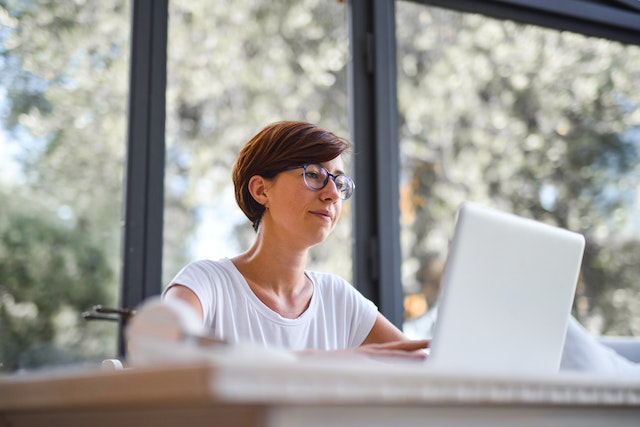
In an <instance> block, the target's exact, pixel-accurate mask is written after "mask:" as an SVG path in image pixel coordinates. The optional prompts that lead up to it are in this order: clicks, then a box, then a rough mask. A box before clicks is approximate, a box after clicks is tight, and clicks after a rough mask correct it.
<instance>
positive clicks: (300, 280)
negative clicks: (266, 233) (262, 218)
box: [232, 234, 308, 295]
mask: <svg viewBox="0 0 640 427" xmlns="http://www.w3.org/2000/svg"><path fill="white" fill-rule="evenodd" d="M307 257H308V249H304V250H295V249H294V248H291V246H290V245H287V244H286V243H282V244H277V243H274V242H273V241H272V240H269V242H267V241H266V240H265V239H264V238H263V237H262V236H261V234H258V236H257V237H256V240H255V242H254V243H253V245H252V246H251V247H250V248H249V250H247V251H246V252H244V253H243V254H241V255H239V256H237V257H235V258H233V259H232V261H233V263H234V264H235V266H236V267H237V268H238V270H239V271H240V273H242V275H243V276H244V277H245V279H247V281H248V282H249V283H250V284H251V285H252V287H254V286H258V287H260V288H262V289H264V290H268V291H270V292H273V293H275V294H279V295H287V294H289V295H290V294H296V293H298V292H299V291H300V289H302V288H303V287H304V286H305V284H306V282H305V275H304V269H305V267H306V263H307Z"/></svg>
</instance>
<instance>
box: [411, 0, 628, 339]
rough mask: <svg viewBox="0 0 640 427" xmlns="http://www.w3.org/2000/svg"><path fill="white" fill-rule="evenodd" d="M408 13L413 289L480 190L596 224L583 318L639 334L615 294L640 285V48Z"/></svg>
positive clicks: (555, 221)
mask: <svg viewBox="0 0 640 427" xmlns="http://www.w3.org/2000/svg"><path fill="white" fill-rule="evenodd" d="M403 11H404V12H405V14H403V15H401V18H400V19H401V20H402V22H403V24H404V26H403V28H402V31H403V32H404V34H406V36H405V37H404V38H403V37H400V39H399V40H400V41H399V45H400V47H399V51H400V52H401V53H400V58H401V59H400V66H401V74H402V75H403V78H401V79H400V88H399V92H400V100H401V109H402V133H403V140H404V142H403V144H404V145H405V147H404V150H403V152H404V153H405V154H404V158H405V159H406V160H405V164H406V165H407V166H408V167H407V168H403V170H408V171H409V172H408V173H407V175H406V176H405V177H404V179H405V182H406V184H405V185H406V186H407V188H410V190H408V194H410V195H411V197H413V200H410V201H408V202H407V209H408V210H409V211H410V212H411V213H412V215H413V216H412V217H413V218H414V221H412V222H411V223H410V225H409V226H408V227H407V231H409V230H410V233H411V234H413V236H412V237H410V238H409V241H410V242H411V244H410V245H408V246H407V247H410V248H411V249H410V250H411V251H412V257H416V258H417V259H418V260H423V261H418V264H420V265H422V266H423V267H424V268H419V269H417V272H416V274H417V275H416V276H414V277H415V279H414V280H413V284H414V286H417V287H419V286H420V282H421V281H424V280H425V278H426V275H427V273H428V272H429V271H430V270H429V269H430V265H431V263H433V262H442V261H443V259H442V255H436V254H442V253H446V244H447V243H446V242H447V236H448V235H450V231H451V229H452V221H453V218H454V213H455V210H456V208H457V207H458V205H459V203H460V202H462V201H463V200H466V199H472V200H476V201H479V202H483V203H487V204H491V205H493V206H496V207H498V208H502V209H505V210H507V211H511V212H514V213H516V214H519V215H523V216H526V217H530V218H534V219H538V220H540V221H544V222H547V223H550V224H552V225H555V226H560V227H563V228H568V229H571V230H574V231H577V232H580V233H582V234H584V235H585V236H586V239H587V242H588V243H587V245H588V246H587V250H586V252H585V258H584V263H583V269H582V276H581V283H580V288H579V293H578V296H577V298H576V315H577V316H578V317H579V318H580V319H581V320H582V321H585V322H586V321H588V320H589V319H594V318H596V317H597V318H601V319H602V325H601V327H599V328H598V329H599V331H598V332H600V331H601V332H607V333H630V332H635V333H640V329H634V327H632V325H633V324H635V322H634V321H633V318H634V317H637V316H638V315H640V312H637V311H636V312H635V313H634V312H633V311H632V309H631V307H630V305H627V304H626V303H622V302H620V301H619V302H618V303H614V302H613V299H612V298H613V295H616V292H617V294H618V295H619V294H620V292H618V291H617V290H619V289H623V290H624V292H625V293H627V294H635V295H637V294H638V293H640V288H639V287H638V285H637V280H635V279H633V278H632V277H631V276H632V275H634V274H635V273H637V272H638V268H637V265H638V262H639V261H640V250H639V249H640V239H639V238H638V233H637V230H636V231H635V233H634V232H630V231H629V230H630V227H632V225H633V222H634V221H636V220H637V219H636V218H635V217H634V214H635V213H636V212H637V208H636V207H637V201H636V200H635V188H637V185H638V169H639V160H640V152H639V151H638V149H639V147H640V140H639V139H638V137H637V132H636V133H633V130H634V129H638V128H639V126H640V119H639V116H638V114H639V105H640V97H639V96H638V94H637V91H636V90H634V84H635V82H637V79H638V77H640V69H639V68H638V67H637V64H638V63H640V50H639V49H637V48H635V47H626V46H623V45H620V44H618V43H613V42H608V41H605V40H597V39H592V38H587V37H583V36H580V35H576V34H571V33H567V32H559V31H555V30H543V29H540V28H537V27H532V26H524V25H519V24H516V23H513V22H509V21H496V20H491V19H487V18H484V17H481V16H478V15H469V14H467V15H463V14H457V13H452V12H446V11H442V10H438V9H432V8H429V9H427V8H420V10H419V12H418V13H416V10H415V8H413V9H412V8H408V9H403ZM413 17H418V19H417V20H416V19H415V18H413ZM409 35H411V36H410V37H409ZM419 100H422V102H420V101H419ZM443 231H444V232H443ZM630 248H635V250H633V251H631V252H629V251H628V250H629V249H630ZM618 250H625V251H626V252H625V254H624V255H623V254H621V253H618ZM613 253H616V254H617V255H615V256H612V254H613ZM612 259H617V261H615V262H613V261H612ZM622 278H625V282H624V283H623V282H621V280H622ZM430 286H432V287H433V286H436V287H437V286H438V284H437V283H432V284H431V285H430ZM428 293H429V294H430V295H437V291H436V292H434V291H433V290H430V291H428ZM614 299H615V298H614ZM618 299H619V298H618ZM429 302H430V303H434V302H435V301H434V300H431V301H429ZM625 305H626V308H625V309H624V310H621V308H622V307H623V306H625ZM622 325H626V326H625V327H623V326H622Z"/></svg>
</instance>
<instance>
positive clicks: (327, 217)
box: [311, 211, 333, 221]
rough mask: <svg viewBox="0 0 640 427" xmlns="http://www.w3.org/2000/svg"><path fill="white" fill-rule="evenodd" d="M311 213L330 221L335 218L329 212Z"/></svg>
mask: <svg viewBox="0 0 640 427" xmlns="http://www.w3.org/2000/svg"><path fill="white" fill-rule="evenodd" d="M311 213H312V214H314V215H318V216H320V217H323V218H326V219H328V220H329V221H331V220H333V217H332V216H331V212H328V211H311Z"/></svg>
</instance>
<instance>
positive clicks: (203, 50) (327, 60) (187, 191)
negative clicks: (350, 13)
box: [163, 0, 351, 284]
mask: <svg viewBox="0 0 640 427" xmlns="http://www.w3.org/2000/svg"><path fill="white" fill-rule="evenodd" d="M223 3H224V4H218V5H217V6H216V7H210V3H208V2H205V1H203V2H193V1H182V0H181V1H177V0H176V1H172V2H170V11H169V50H168V57H169V59H168V88H167V131H166V135H167V156H166V159H167V162H166V181H165V182H166V193H165V199H166V201H165V227H164V256H163V270H164V271H163V281H164V283H165V284H166V283H167V282H168V281H169V280H170V279H171V278H172V277H173V276H174V275H175V274H176V273H177V272H178V270H179V269H180V268H181V267H182V266H184V264H185V263H187V262H188V261H191V260H195V259H202V258H208V259H218V258H221V257H233V256H235V255H237V254H239V253H241V252H242V251H244V250H246V249H247V248H248V247H249V245H250V244H251V243H252V242H253V236H254V232H253V229H252V228H251V224H250V223H249V221H248V220H247V219H246V218H245V217H244V215H243V214H242V212H241V211H240V209H239V208H238V206H237V204H236V202H235V198H234V193H233V186H232V183H231V167H232V165H233V163H234V161H235V158H236V156H237V154H238V152H239V150H240V148H241V147H242V145H244V143H245V142H246V141H248V140H249V138H251V137H252V136H253V135H254V134H255V133H257V132H258V131H259V130H260V129H262V128H263V127H264V126H266V125H267V124H269V123H272V122H275V121H280V120H303V121H309V122H312V123H315V124H318V125H319V126H321V127H324V128H326V129H328V130H331V131H333V132H334V133H336V134H337V135H339V136H342V137H345V138H348V136H349V133H348V114H347V99H348V98H347V84H346V80H347V75H346V67H347V51H348V44H347V43H348V31H347V26H346V5H345V4H340V3H339V2H318V1H314V0H304V1H293V0H291V1H278V2H263V1H253V0H241V1H233V2H230V1H229V2H223ZM347 160H348V159H347ZM346 163H347V169H348V170H349V169H350V168H349V162H346ZM350 255H351V224H350V215H349V202H346V203H345V204H344V208H343V217H342V219H341V220H340V221H339V222H338V225H337V227H336V230H335V231H334V232H333V234H332V235H331V236H330V237H329V239H328V240H327V241H326V242H324V243H323V244H321V245H319V246H317V247H315V248H313V252H312V256H311V263H310V265H309V268H310V269H315V270H321V271H330V272H333V273H336V274H339V275H341V276H342V277H344V278H345V279H347V280H350V278H351V257H350Z"/></svg>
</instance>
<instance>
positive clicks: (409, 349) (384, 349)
mask: <svg viewBox="0 0 640 427" xmlns="http://www.w3.org/2000/svg"><path fill="white" fill-rule="evenodd" d="M429 344H430V340H409V341H392V342H386V343H381V344H363V345H361V346H360V347H355V348H352V349H349V350H347V351H352V352H354V353H357V354H364V355H367V356H373V357H398V358H403V359H418V360H424V359H426V358H427V352H425V351H424V349H426V348H429Z"/></svg>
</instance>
